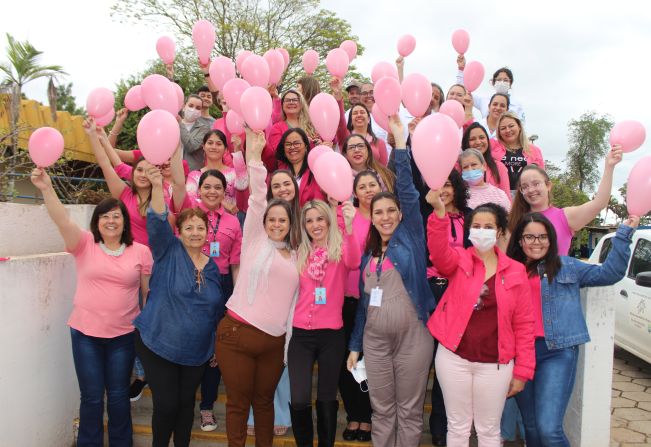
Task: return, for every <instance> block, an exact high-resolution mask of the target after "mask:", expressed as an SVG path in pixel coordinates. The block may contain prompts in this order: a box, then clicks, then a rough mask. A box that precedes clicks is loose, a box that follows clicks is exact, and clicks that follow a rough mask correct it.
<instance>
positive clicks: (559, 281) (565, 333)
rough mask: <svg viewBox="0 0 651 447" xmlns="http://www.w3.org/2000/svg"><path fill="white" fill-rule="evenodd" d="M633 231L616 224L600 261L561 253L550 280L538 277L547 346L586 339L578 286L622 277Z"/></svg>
mask: <svg viewBox="0 0 651 447" xmlns="http://www.w3.org/2000/svg"><path fill="white" fill-rule="evenodd" d="M634 231H635V229H634V228H631V227H629V226H626V225H620V226H619V228H618V229H617V234H616V235H615V237H614V238H613V248H612V250H611V251H610V253H609V254H608V257H607V258H606V261H605V262H604V263H603V264H602V265H595V264H587V263H585V262H581V261H579V260H578V259H575V258H571V257H568V256H561V264H562V266H561V269H560V270H559V272H558V273H557V274H556V277H555V278H554V280H553V281H552V282H551V284H550V283H549V281H548V280H547V277H546V276H545V277H543V278H541V294H542V318H543V326H544V328H545V342H546V344H547V348H549V349H550V350H551V349H562V348H568V347H571V346H576V345H580V344H583V343H587V342H589V341H590V335H589V334H588V327H587V325H586V322H585V317H584V315H583V309H582V307H581V294H580V290H579V289H581V288H582V287H598V286H609V285H612V284H615V283H616V282H617V281H619V280H621V279H622V278H623V277H624V274H625V273H626V266H627V265H628V259H629V257H630V255H631V248H630V243H631V236H632V235H633V233H634Z"/></svg>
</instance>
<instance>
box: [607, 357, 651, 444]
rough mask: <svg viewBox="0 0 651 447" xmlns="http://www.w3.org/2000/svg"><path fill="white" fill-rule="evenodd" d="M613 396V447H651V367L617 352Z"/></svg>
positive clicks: (611, 441)
mask: <svg viewBox="0 0 651 447" xmlns="http://www.w3.org/2000/svg"><path fill="white" fill-rule="evenodd" d="M612 392H613V400H612V404H611V414H612V416H611V419H610V426H611V431H610V445H611V446H612V447H634V446H639V447H642V446H651V365H650V364H648V363H646V362H645V361H643V360H640V359H638V358H637V357H634V356H633V355H631V354H629V353H628V352H626V351H624V350H623V349H617V348H616V349H615V360H614V365H613V387H612Z"/></svg>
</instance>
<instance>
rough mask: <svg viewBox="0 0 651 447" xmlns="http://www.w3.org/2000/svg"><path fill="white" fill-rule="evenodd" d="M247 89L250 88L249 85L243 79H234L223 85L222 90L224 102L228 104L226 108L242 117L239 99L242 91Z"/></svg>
mask: <svg viewBox="0 0 651 447" xmlns="http://www.w3.org/2000/svg"><path fill="white" fill-rule="evenodd" d="M249 87H251V85H250V84H249V83H248V82H246V81H245V80H244V79H240V78H235V79H231V80H230V81H228V82H227V83H226V84H224V89H223V90H222V92H223V93H224V100H225V101H226V104H228V107H229V108H230V109H231V110H235V111H236V112H237V113H239V114H240V115H242V109H241V108H240V98H241V97H242V93H244V91H245V90H246V89H248V88H249Z"/></svg>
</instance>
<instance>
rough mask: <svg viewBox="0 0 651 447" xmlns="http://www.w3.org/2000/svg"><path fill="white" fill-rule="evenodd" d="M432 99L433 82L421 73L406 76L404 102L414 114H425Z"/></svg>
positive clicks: (403, 90)
mask: <svg viewBox="0 0 651 447" xmlns="http://www.w3.org/2000/svg"><path fill="white" fill-rule="evenodd" d="M431 101H432V83H431V82H430V81H429V79H427V78H426V77H425V76H423V75H422V74H420V73H412V74H409V75H407V76H405V79H404V80H403V81H402V102H403V103H404V105H405V107H407V110H408V111H409V113H411V114H412V115H413V116H416V117H418V116H423V115H425V112H426V111H427V109H428V108H429V105H430V102H431Z"/></svg>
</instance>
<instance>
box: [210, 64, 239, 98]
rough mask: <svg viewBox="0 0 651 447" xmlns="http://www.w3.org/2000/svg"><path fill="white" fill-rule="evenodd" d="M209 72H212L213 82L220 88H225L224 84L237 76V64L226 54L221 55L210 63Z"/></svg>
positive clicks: (211, 78)
mask: <svg viewBox="0 0 651 447" xmlns="http://www.w3.org/2000/svg"><path fill="white" fill-rule="evenodd" d="M208 74H210V80H211V81H212V82H213V84H215V85H216V86H217V88H218V89H219V90H223V89H224V84H226V83H227V82H228V81H230V80H231V79H233V78H235V65H234V64H233V61H232V60H230V59H229V58H227V57H226V56H219V57H217V58H215V59H213V61H212V62H211V63H210V67H209V68H208Z"/></svg>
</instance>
